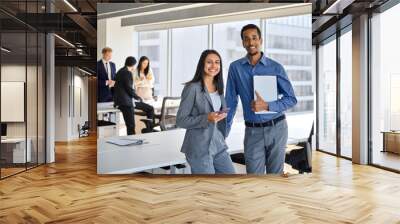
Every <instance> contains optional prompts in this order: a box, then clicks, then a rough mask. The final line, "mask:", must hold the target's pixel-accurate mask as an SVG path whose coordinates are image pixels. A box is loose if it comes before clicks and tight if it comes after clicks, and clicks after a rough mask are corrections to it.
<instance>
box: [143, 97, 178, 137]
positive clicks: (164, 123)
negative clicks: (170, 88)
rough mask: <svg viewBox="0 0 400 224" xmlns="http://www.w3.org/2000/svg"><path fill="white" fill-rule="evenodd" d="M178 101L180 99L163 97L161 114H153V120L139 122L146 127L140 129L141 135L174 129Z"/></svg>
mask: <svg viewBox="0 0 400 224" xmlns="http://www.w3.org/2000/svg"><path fill="white" fill-rule="evenodd" d="M180 100H181V98H180V97H172V96H168V97H164V98H163V102H162V106H161V113H160V114H155V115H154V120H151V119H141V120H140V121H142V122H144V123H145V125H146V128H144V129H142V133H147V132H154V131H167V130H172V129H176V128H177V126H176V113H177V112H178V108H179V103H180ZM156 120H157V122H156Z"/></svg>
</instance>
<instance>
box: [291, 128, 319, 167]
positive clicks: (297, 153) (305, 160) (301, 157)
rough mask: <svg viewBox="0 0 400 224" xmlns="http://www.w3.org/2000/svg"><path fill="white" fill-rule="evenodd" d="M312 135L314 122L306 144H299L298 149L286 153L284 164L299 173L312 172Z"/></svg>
mask: <svg viewBox="0 0 400 224" xmlns="http://www.w3.org/2000/svg"><path fill="white" fill-rule="evenodd" d="M313 135H314V122H313V123H312V127H311V132H310V135H309V136H308V139H307V141H306V142H299V143H298V144H297V146H299V147H300V148H299V149H294V150H291V151H289V152H286V157H285V163H287V164H289V165H291V166H292V168H293V169H296V170H298V171H299V173H301V174H302V173H304V172H306V173H311V171H312V149H311V146H312V136H313Z"/></svg>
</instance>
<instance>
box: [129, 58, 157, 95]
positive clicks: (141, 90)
mask: <svg viewBox="0 0 400 224" xmlns="http://www.w3.org/2000/svg"><path fill="white" fill-rule="evenodd" d="M134 81H135V89H136V93H137V94H138V95H139V96H140V97H142V98H143V100H151V99H153V88H154V75H153V71H152V69H151V67H150V60H149V59H148V58H147V57H146V56H142V57H140V59H139V63H138V66H137V69H136V72H135V76H134Z"/></svg>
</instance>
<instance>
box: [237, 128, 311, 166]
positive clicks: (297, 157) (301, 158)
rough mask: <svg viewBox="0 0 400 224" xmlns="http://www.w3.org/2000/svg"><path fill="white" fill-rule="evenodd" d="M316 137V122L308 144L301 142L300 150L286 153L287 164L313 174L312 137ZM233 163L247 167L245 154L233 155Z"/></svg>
mask: <svg viewBox="0 0 400 224" xmlns="http://www.w3.org/2000/svg"><path fill="white" fill-rule="evenodd" d="M313 135H314V122H313V123H312V127H311V131H310V135H309V136H308V139H307V141H306V142H299V143H298V144H297V145H296V146H298V149H294V150H291V151H286V156H285V163H287V164H289V165H291V166H292V168H293V169H296V170H298V171H299V173H301V174H302V173H304V172H307V173H311V171H312V149H311V146H312V136H313ZM231 159H232V162H234V163H238V164H242V165H246V162H245V158H244V153H236V154H232V155H231Z"/></svg>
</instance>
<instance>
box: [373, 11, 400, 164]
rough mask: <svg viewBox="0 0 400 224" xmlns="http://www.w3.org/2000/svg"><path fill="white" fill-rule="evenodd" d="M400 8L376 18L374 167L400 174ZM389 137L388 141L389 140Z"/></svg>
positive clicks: (374, 52) (374, 26)
mask: <svg viewBox="0 0 400 224" xmlns="http://www.w3.org/2000/svg"><path fill="white" fill-rule="evenodd" d="M398 21H400V4H397V5H395V6H394V7H392V8H390V9H388V10H387V11H385V12H383V13H381V14H376V15H374V16H373V17H372V38H371V39H372V55H371V56H372V77H371V88H372V91H371V92H372V97H371V107H370V108H371V109H372V111H371V116H372V117H371V121H372V125H371V128H372V130H371V132H372V163H373V164H377V165H380V166H384V167H388V168H391V169H396V170H400V156H399V153H400V100H399V96H400V63H399V60H398V54H399V52H400V45H399V43H398V42H399V39H400V33H399V32H398V31H397V30H396V29H394V27H398ZM385 137H386V138H385Z"/></svg>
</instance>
